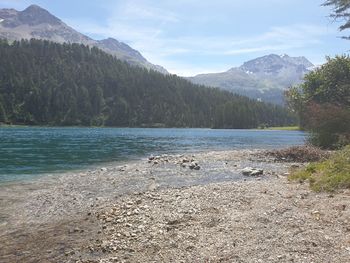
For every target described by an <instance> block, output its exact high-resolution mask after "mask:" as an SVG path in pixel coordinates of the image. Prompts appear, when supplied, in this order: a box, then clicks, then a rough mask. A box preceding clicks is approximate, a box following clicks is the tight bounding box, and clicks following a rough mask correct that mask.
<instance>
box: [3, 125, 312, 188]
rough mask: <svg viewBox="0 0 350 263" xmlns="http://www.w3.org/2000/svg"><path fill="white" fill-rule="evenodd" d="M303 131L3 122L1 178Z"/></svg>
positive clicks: (297, 138)
mask: <svg viewBox="0 0 350 263" xmlns="http://www.w3.org/2000/svg"><path fill="white" fill-rule="evenodd" d="M305 136H306V134H305V133H304V132H300V131H269V130H212V129H141V128H140V129H131V128H46V127H30V128H29V127H19V128H18V127H3V128H0V182H9V181H16V180H25V179H32V178H35V177H37V176H40V175H43V174H48V173H60V172H65V171H69V170H79V169H85V168H87V167H89V166H93V165H102V164H103V163H108V162H114V161H127V160H133V159H138V158H142V157H146V156H149V155H151V154H153V155H157V154H164V153H167V154H175V153H185V152H197V151H210V150H230V149H231V150H232V149H271V148H282V147H288V146H293V145H301V144H303V143H304V142H305Z"/></svg>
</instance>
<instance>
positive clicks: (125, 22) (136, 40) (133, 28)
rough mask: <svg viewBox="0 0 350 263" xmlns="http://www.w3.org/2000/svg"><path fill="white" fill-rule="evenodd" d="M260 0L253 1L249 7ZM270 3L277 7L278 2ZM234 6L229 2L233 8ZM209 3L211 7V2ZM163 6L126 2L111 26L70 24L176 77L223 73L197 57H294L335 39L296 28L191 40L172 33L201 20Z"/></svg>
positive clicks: (314, 28) (305, 27) (116, 11)
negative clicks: (111, 41)
mask: <svg viewBox="0 0 350 263" xmlns="http://www.w3.org/2000/svg"><path fill="white" fill-rule="evenodd" d="M181 1H182V0H181ZM254 1H255V0H250V1H249V0H248V2H249V3H253V2H254ZM270 1H272V2H276V1H277V0H270ZM229 2H230V1H227V4H229ZM163 3H164V2H163ZM166 3H167V4H166V5H169V4H170V2H169V1H166ZM189 3H191V4H197V5H198V0H191V1H189ZM176 4H179V3H176ZM176 4H174V5H176ZM180 4H181V3H180ZM205 4H206V5H208V3H207V2H206V3H205ZM236 4H237V3H236ZM159 6H162V5H158V6H157V7H155V6H154V3H153V5H152V2H150V1H148V0H140V1H137V4H136V2H131V1H121V2H119V3H118V4H116V6H115V7H114V8H112V10H110V15H109V17H108V18H107V19H106V24H105V25H98V24H97V23H94V22H88V21H74V20H69V21H68V24H70V25H72V26H73V27H75V28H77V29H78V30H79V31H82V32H84V33H86V34H90V35H99V36H101V37H114V38H116V39H118V40H121V41H123V42H126V43H127V44H129V45H130V46H132V47H133V48H135V49H137V50H138V51H140V52H141V54H143V55H144V56H145V57H146V59H148V60H149V61H150V62H152V63H154V64H159V65H162V66H164V67H165V68H167V69H168V70H169V71H170V72H171V73H176V74H179V75H189V74H188V72H191V73H190V74H198V73H203V72H208V71H209V70H213V71H220V70H221V69H222V67H220V68H218V67H215V68H214V67H212V66H209V67H203V66H201V67H198V66H197V65H196V64H195V63H193V62H192V61H190V58H191V57H192V56H197V57H198V56H200V57H203V58H204V57H211V58H213V57H214V56H216V57H220V56H221V57H223V56H226V57H227V56H232V57H235V56H238V55H242V54H261V53H268V52H274V53H288V51H291V50H295V49H301V48H304V47H310V46H312V45H315V44H319V43H320V41H321V40H320V39H322V37H323V36H325V35H327V34H329V32H327V29H325V28H324V27H322V26H315V25H312V24H292V25H289V26H275V27H271V28H267V29H266V31H265V32H261V33H260V34H259V33H256V32H255V34H254V33H253V34H251V35H250V36H247V35H245V36H239V35H236V36H234V35H228V34H221V35H218V36H215V37H214V36H210V35H209V36H208V34H205V32H204V33H203V32H202V33H199V34H197V35H194V34H192V35H190V36H189V35H186V34H185V33H183V34H181V32H180V33H179V32H178V31H177V32H176V34H174V35H173V34H172V32H171V29H174V28H176V27H177V26H178V27H179V28H180V29H181V30H183V31H186V23H190V22H191V19H193V21H195V19H197V17H193V18H188V17H186V18H184V17H181V14H180V13H174V12H170V11H169V10H172V9H171V8H169V9H167V8H160V7H159ZM163 7H164V5H163ZM184 55H186V56H188V59H186V61H187V62H186V61H183V62H182V63H176V62H175V61H178V60H179V58H177V59H175V57H176V56H182V57H184ZM216 64H217V63H216ZM231 66H233V65H231ZM180 67H181V68H180Z"/></svg>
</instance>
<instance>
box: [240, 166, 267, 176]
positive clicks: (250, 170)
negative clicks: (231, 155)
mask: <svg viewBox="0 0 350 263" xmlns="http://www.w3.org/2000/svg"><path fill="white" fill-rule="evenodd" d="M242 174H243V175H245V176H259V175H263V174H264V170H262V169H256V168H252V167H246V168H244V169H243V170H242Z"/></svg>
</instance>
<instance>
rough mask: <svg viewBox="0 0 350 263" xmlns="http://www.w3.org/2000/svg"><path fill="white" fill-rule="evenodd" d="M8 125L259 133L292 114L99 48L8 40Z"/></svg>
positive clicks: (4, 46) (3, 53) (3, 90)
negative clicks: (131, 62)
mask: <svg viewBox="0 0 350 263" xmlns="http://www.w3.org/2000/svg"><path fill="white" fill-rule="evenodd" d="M0 61H1V63H0V76H1V77H0V123H1V122H8V123H14V124H16V123H17V124H39V125H47V124H50V125H86V126H89V125H105V126H123V127H126V126H132V127H144V126H146V127H152V126H153V127H154V126H156V127H217V128H255V127H257V126H259V125H262V124H266V125H270V126H276V125H277V126H281V125H287V124H292V123H293V122H294V121H295V119H294V118H293V116H291V115H290V114H289V113H288V111H287V110H286V109H284V108H282V107H279V106H273V105H269V104H265V103H262V102H258V101H254V100H251V99H248V98H246V97H242V96H238V95H234V94H232V93H230V92H227V91H222V90H219V89H214V88H206V87H200V86H198V85H194V84H192V83H190V82H189V81H187V80H185V79H183V78H180V77H177V76H175V75H169V74H167V75H165V74H161V73H158V72H154V71H148V70H146V69H144V68H140V67H132V66H130V65H129V64H128V63H125V62H122V61H120V60H118V59H116V58H115V57H113V56H112V55H109V54H107V53H105V52H104V51H102V50H100V49H98V48H95V47H93V48H89V47H87V46H83V45H80V44H64V45H62V44H58V43H54V42H49V41H42V40H37V39H32V40H30V41H26V40H24V41H20V42H17V41H15V42H13V43H12V44H10V45H9V44H8V43H7V42H6V41H4V40H0Z"/></svg>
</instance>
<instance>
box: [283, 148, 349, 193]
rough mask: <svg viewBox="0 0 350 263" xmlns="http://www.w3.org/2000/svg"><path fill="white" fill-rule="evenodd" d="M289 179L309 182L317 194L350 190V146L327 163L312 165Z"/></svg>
mask: <svg viewBox="0 0 350 263" xmlns="http://www.w3.org/2000/svg"><path fill="white" fill-rule="evenodd" d="M289 179H290V180H297V181H300V182H303V181H306V180H308V181H309V183H310V187H311V189H312V190H314V191H317V192H320V191H335V190H337V189H341V188H350V146H347V147H345V148H344V149H343V150H341V151H339V152H337V153H336V154H334V155H333V156H332V157H331V158H329V159H328V160H326V161H323V162H318V163H311V164H309V165H308V166H307V167H306V168H304V169H302V170H300V171H296V172H294V173H293V174H292V175H290V176H289Z"/></svg>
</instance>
